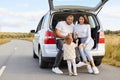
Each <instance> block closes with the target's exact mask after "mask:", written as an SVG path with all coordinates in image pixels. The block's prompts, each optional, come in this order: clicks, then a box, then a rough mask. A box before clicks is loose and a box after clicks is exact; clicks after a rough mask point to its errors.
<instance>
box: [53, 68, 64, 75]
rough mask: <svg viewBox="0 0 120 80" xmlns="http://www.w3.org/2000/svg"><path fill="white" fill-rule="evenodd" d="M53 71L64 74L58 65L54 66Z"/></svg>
mask: <svg viewBox="0 0 120 80" xmlns="http://www.w3.org/2000/svg"><path fill="white" fill-rule="evenodd" d="M52 71H53V72H54V73H56V74H63V72H62V71H61V70H60V69H59V68H58V67H55V68H52Z"/></svg>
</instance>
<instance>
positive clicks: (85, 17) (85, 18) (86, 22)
mask: <svg viewBox="0 0 120 80" xmlns="http://www.w3.org/2000/svg"><path fill="white" fill-rule="evenodd" d="M80 17H83V18H84V24H89V21H88V18H87V16H86V15H80V16H79V18H80ZM79 18H78V24H79V23H80V22H79Z"/></svg>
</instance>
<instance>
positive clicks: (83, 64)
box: [76, 62, 87, 67]
mask: <svg viewBox="0 0 120 80" xmlns="http://www.w3.org/2000/svg"><path fill="white" fill-rule="evenodd" d="M85 65H87V64H85V63H84V62H79V63H78V64H76V67H82V66H85Z"/></svg>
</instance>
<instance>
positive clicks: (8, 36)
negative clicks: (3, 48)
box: [0, 32, 33, 44]
mask: <svg viewBox="0 0 120 80" xmlns="http://www.w3.org/2000/svg"><path fill="white" fill-rule="evenodd" d="M13 39H20V40H27V41H32V39H33V34H32V33H15V32H12V33H11V32H0V44H5V43H7V42H10V41H11V40H13Z"/></svg>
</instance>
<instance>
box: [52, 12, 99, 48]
mask: <svg viewBox="0 0 120 80" xmlns="http://www.w3.org/2000/svg"><path fill="white" fill-rule="evenodd" d="M70 13H71V12H56V13H54V14H53V16H52V20H51V21H52V22H51V25H52V26H51V29H52V30H53V31H54V30H55V27H56V25H57V23H58V22H59V21H65V20H66V17H67V16H68V15H69V14H70ZM71 14H72V15H74V22H73V23H74V24H75V25H76V24H77V23H78V18H79V16H80V15H84V16H85V17H86V20H87V21H88V22H89V24H90V27H91V36H92V38H93V40H94V43H95V44H94V47H93V49H94V48H96V45H97V43H98V35H99V34H98V30H99V28H100V26H99V24H98V22H97V19H96V17H95V15H94V14H91V13H85V12H73V13H71Z"/></svg>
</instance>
